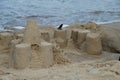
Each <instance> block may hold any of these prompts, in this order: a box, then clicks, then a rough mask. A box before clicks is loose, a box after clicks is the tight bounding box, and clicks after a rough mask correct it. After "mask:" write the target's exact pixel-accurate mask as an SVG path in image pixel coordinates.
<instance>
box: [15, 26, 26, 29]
mask: <svg viewBox="0 0 120 80" xmlns="http://www.w3.org/2000/svg"><path fill="white" fill-rule="evenodd" d="M24 28H25V27H23V26H16V27H14V29H24Z"/></svg>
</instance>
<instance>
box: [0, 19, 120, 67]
mask: <svg viewBox="0 0 120 80" xmlns="http://www.w3.org/2000/svg"><path fill="white" fill-rule="evenodd" d="M104 34H105V33H104V29H103V28H102V27H100V26H99V25H97V24H95V23H93V22H89V23H87V24H84V25H83V24H81V25H70V26H69V27H67V28H64V29H63V30H57V28H53V27H45V26H44V27H41V26H39V25H38V24H37V21H34V20H30V21H27V25H26V28H25V29H24V30H23V31H20V32H15V33H7V32H4V33H0V49H1V50H2V51H7V50H8V51H7V52H6V53H9V55H8V57H9V58H8V63H6V65H7V64H9V65H8V67H9V68H15V69H25V68H47V67H50V66H53V65H54V64H65V63H71V62H72V60H71V58H70V57H68V56H67V55H71V53H73V54H75V55H81V54H88V55H98V56H99V55H101V54H102V52H103V50H106V51H110V50H109V49H108V48H110V47H109V46H107V45H108V44H109V43H108V44H107V43H104V42H107V41H106V40H105V39H106V37H105V36H106V35H104ZM109 36H110V35H109ZM107 39H108V38H107ZM4 41H5V42H4ZM116 41H119V39H117V40H116ZM114 44H116V43H115V42H114V43H113V45H114ZM106 46H107V47H106ZM112 47H113V49H114V50H116V51H118V52H120V49H119V48H118V47H120V45H118V44H116V45H114V46H112ZM6 48H9V49H7V50H5V49H6ZM73 51H75V52H73ZM81 52H83V53H81Z"/></svg>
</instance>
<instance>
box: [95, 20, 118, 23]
mask: <svg viewBox="0 0 120 80" xmlns="http://www.w3.org/2000/svg"><path fill="white" fill-rule="evenodd" d="M114 22H120V20H113V21H108V22H95V23H97V24H109V23H114Z"/></svg>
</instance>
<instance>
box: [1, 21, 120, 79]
mask: <svg viewBox="0 0 120 80" xmlns="http://www.w3.org/2000/svg"><path fill="white" fill-rule="evenodd" d="M31 25H32V26H33V25H36V23H34V21H33V23H32V22H30V23H28V26H29V27H28V28H26V29H25V30H21V31H18V32H16V33H15V34H13V33H9V34H11V35H8V34H4V35H7V37H4V39H5V40H6V39H8V40H12V39H15V38H14V37H13V35H15V37H16V35H17V39H16V40H17V41H16V42H15V44H16V43H20V42H21V40H20V39H21V38H23V40H22V41H23V43H27V44H28V43H29V44H32V45H31V47H32V49H33V50H32V52H30V50H29V49H30V48H29V45H25V44H23V43H22V44H21V45H17V46H16V47H13V46H14V45H12V51H13V52H12V53H14V54H18V55H15V56H13V57H12V59H9V57H10V56H11V49H8V48H5V47H6V46H8V43H9V41H6V42H8V43H6V44H2V43H1V45H4V46H0V50H1V51H0V80H119V79H120V61H118V59H119V56H120V52H119V49H116V48H118V47H119V46H120V45H117V44H116V43H115V42H116V41H119V39H118V38H116V34H117V33H120V23H119V22H118V23H110V24H102V25H100V26H102V30H101V28H99V27H98V28H96V26H95V28H92V29H91V27H90V26H87V27H86V28H90V29H91V31H93V33H95V34H97V33H100V32H101V31H103V30H108V31H109V29H110V31H113V32H111V33H115V37H114V36H112V38H113V37H114V39H116V40H115V42H113V44H111V45H112V46H113V48H114V50H109V49H107V48H109V47H107V48H106V47H105V48H104V50H101V49H100V48H101V47H100V44H98V42H99V40H97V41H96V39H95V40H94V38H95V37H97V39H98V38H99V36H97V35H95V36H92V37H91V36H89V35H87V40H88V41H87V42H86V44H87V45H88V46H91V45H90V43H91V42H93V41H94V42H95V43H96V45H95V44H93V45H95V46H97V47H98V48H99V49H98V48H97V47H95V49H97V51H94V50H92V49H93V48H91V47H87V51H86V48H85V45H84V44H83V45H82V47H80V48H77V47H78V46H79V44H80V42H79V44H76V43H75V42H73V41H71V40H70V38H71V37H70V35H69V34H71V33H70V32H69V31H71V30H73V29H75V30H74V31H73V36H72V39H73V40H75V41H76V37H75V35H76V31H77V30H78V29H79V27H80V26H78V25H76V24H75V25H71V26H70V28H65V29H63V30H62V31H61V30H60V31H59V30H56V29H55V28H50V27H49V28H47V27H45V26H44V27H40V29H39V30H40V35H42V37H41V38H42V39H43V38H44V40H41V39H40V40H39V38H35V39H34V40H32V39H33V37H32V36H34V35H36V37H38V36H39V35H38V32H37V31H36V30H38V28H37V27H35V28H33V27H32V26H31ZM87 25H88V24H87ZM92 26H94V25H92ZM30 27H31V28H30ZM80 28H81V27H80ZM104 28H105V29H104ZM76 29H77V30H76ZM30 30H32V34H31V32H29V31H30ZM65 30H68V32H67V39H68V40H67V41H68V43H67V47H66V46H65V44H66V36H64V34H65ZM82 30H85V29H82ZM87 30H89V29H87ZM114 30H115V32H114ZM53 31H55V33H56V34H55V35H54V33H53ZM21 32H22V33H23V32H24V36H23V35H22V33H21ZM83 33H85V34H88V33H89V31H85V32H82V33H81V31H80V33H79V34H81V35H82V34H83ZM103 33H104V31H103ZM18 34H19V35H18ZM48 34H50V35H48ZM4 35H2V36H4ZM52 35H54V36H52ZM103 35H104V34H103ZM119 35H120V34H119ZM119 35H118V36H117V37H119ZM8 36H9V37H8ZM58 36H60V37H58ZM53 37H55V39H56V43H57V44H59V46H56V44H54V43H55V41H54V40H53ZM83 37H84V35H82V37H81V36H80V40H81V39H83ZM110 37H111V36H110ZM91 38H92V39H91ZM18 39H19V40H20V41H19V40H18ZM62 39H64V40H62ZM103 39H104V36H103ZM110 39H111V38H110ZM89 40H92V41H90V43H89ZM39 41H41V42H42V43H39ZM112 41H114V40H112ZM13 42H14V41H13ZM48 42H49V43H48ZM108 42H110V41H108ZM50 43H52V44H53V45H54V46H55V50H54V52H51V49H52V48H51V44H50ZM82 43H83V42H82ZM38 44H40V46H39V45H38ZM114 44H115V45H114ZM105 45H106V44H105ZM116 45H117V46H116ZM39 47H42V48H40V51H39ZM102 47H103V46H102ZM61 48H62V49H61ZM41 49H42V50H41ZM89 49H90V50H89ZM110 49H111V48H110ZM20 50H22V53H26V55H24V54H23V55H21V54H19V53H21V51H20ZM28 50H29V52H28ZM90 52H92V53H94V54H92V53H90ZM29 53H31V54H32V55H33V56H32V57H33V58H32V59H31V62H30V63H29V60H28V59H27V58H29V57H28V56H31V55H29ZM35 53H38V55H36V54H35ZM14 54H12V55H14ZM51 54H52V56H54V57H52V56H51ZM39 55H41V56H42V57H38V56H39ZM19 56H21V57H20V59H19V58H18V57H19ZM22 56H23V57H22ZM25 56H26V57H25ZM46 56H47V57H46ZM14 57H15V58H14ZM24 57H25V58H26V59H24ZM43 57H44V58H43ZM53 58H54V60H55V61H53ZM13 59H14V60H17V61H18V62H16V63H19V64H22V66H21V65H19V64H12V65H11V63H9V61H10V60H13ZM38 60H40V61H38ZM21 61H25V62H27V63H25V62H21ZM41 61H43V62H41ZM10 62H12V61H10ZM13 63H14V61H13ZM28 63H29V64H30V65H29V66H27V67H26V64H28ZM9 64H10V66H9ZM13 65H15V68H14V67H13ZM51 65H52V66H51ZM39 66H41V67H39ZM16 67H17V68H16ZM24 67H26V68H24ZM21 68H22V69H21ZM23 68H24V69H23Z"/></svg>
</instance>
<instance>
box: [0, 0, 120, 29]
mask: <svg viewBox="0 0 120 80" xmlns="http://www.w3.org/2000/svg"><path fill="white" fill-rule="evenodd" d="M31 19H33V20H38V22H39V24H40V25H53V26H56V25H60V24H61V23H62V24H74V23H85V22H88V21H94V22H97V23H102V22H104V23H105V22H112V21H120V0H0V27H1V28H3V27H13V26H25V22H26V20H31Z"/></svg>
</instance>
